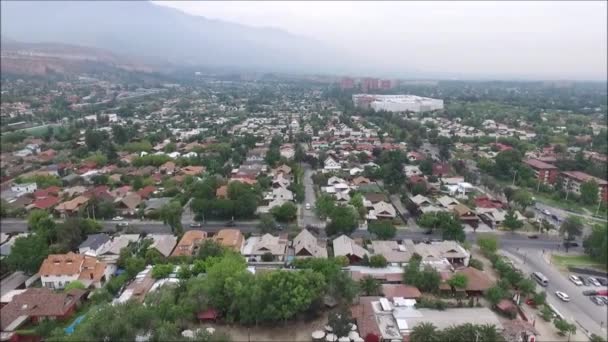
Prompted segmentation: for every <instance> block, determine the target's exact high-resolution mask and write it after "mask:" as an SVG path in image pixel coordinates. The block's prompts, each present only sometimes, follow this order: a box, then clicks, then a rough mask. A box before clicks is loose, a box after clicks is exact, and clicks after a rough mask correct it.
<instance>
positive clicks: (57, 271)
mask: <svg viewBox="0 0 608 342" xmlns="http://www.w3.org/2000/svg"><path fill="white" fill-rule="evenodd" d="M112 273H113V268H112V267H108V266H107V265H106V263H104V262H100V261H99V260H97V258H94V257H90V256H87V255H83V254H75V253H72V252H69V253H67V254H51V255H49V256H48V257H47V258H46V259H44V261H43V262H42V265H41V266H40V270H39V271H38V274H39V275H40V280H41V282H42V286H44V287H47V288H50V289H62V288H64V287H65V286H66V285H67V284H69V283H70V282H72V281H75V280H78V281H80V282H82V283H83V284H84V286H85V287H87V288H88V287H91V286H92V287H95V288H100V287H102V286H103V285H104V284H105V283H106V282H107V281H108V280H110V277H111V275H112Z"/></svg>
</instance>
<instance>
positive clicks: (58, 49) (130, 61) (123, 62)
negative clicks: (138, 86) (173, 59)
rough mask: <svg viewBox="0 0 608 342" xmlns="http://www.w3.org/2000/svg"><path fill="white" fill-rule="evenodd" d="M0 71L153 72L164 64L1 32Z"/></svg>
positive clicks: (33, 73)
mask: <svg viewBox="0 0 608 342" xmlns="http://www.w3.org/2000/svg"><path fill="white" fill-rule="evenodd" d="M0 41H1V44H2V51H1V52H0V56H1V58H2V63H1V65H0V66H1V71H2V73H7V74H16V75H45V74H47V73H49V72H53V73H62V74H67V73H78V72H85V71H87V70H95V69H99V68H100V67H101V68H103V67H105V68H110V69H115V70H123V71H140V72H153V71H157V70H162V68H161V66H158V65H148V64H145V63H142V62H141V61H139V60H137V59H135V58H130V57H125V56H119V55H116V54H113V53H111V52H109V51H107V50H102V49H98V48H90V47H82V46H76V45H67V44H56V43H23V42H18V41H15V40H11V39H10V38H5V37H4V36H2V37H1V38H0Z"/></svg>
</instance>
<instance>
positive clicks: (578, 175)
mask: <svg viewBox="0 0 608 342" xmlns="http://www.w3.org/2000/svg"><path fill="white" fill-rule="evenodd" d="M562 178H563V180H564V189H566V190H568V191H569V192H572V193H575V194H577V195H580V194H581V185H583V183H586V182H589V181H590V180H594V181H595V182H596V183H597V185H598V187H599V194H598V195H599V197H600V199H601V200H602V201H604V202H608V182H607V181H605V180H603V179H599V178H597V177H593V176H591V175H588V174H586V173H584V172H580V171H564V172H562Z"/></svg>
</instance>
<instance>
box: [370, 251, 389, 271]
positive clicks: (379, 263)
mask: <svg viewBox="0 0 608 342" xmlns="http://www.w3.org/2000/svg"><path fill="white" fill-rule="evenodd" d="M387 264H388V262H387V261H386V258H385V257H384V256H383V255H381V254H376V255H372V256H371V257H370V258H369V266H370V267H374V268H382V267H386V265H387Z"/></svg>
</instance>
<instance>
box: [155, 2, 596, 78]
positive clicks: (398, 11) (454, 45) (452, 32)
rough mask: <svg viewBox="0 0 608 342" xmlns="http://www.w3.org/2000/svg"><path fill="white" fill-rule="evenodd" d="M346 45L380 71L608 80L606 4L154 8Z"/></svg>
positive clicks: (316, 4)
mask: <svg viewBox="0 0 608 342" xmlns="http://www.w3.org/2000/svg"><path fill="white" fill-rule="evenodd" d="M153 2H154V3H156V4H160V5H163V6H169V7H173V8H177V9H180V10H182V11H184V12H186V13H188V14H193V15H200V16H204V17H207V18H211V19H220V20H225V21H231V22H235V23H240V24H243V25H250V26H258V27H274V28H279V29H283V30H286V31H288V32H290V33H293V34H297V35H302V36H306V37H309V38H314V39H317V40H319V41H322V42H325V43H327V44H332V45H335V46H339V47H341V48H342V49H344V50H345V51H346V52H347V53H349V54H353V55H356V56H360V57H363V58H364V59H365V61H367V63H370V64H372V65H376V66H378V67H377V68H376V69H377V70H382V71H387V70H393V71H395V72H398V71H418V72H424V73H430V74H433V73H437V74H453V75H454V77H458V76H461V75H465V76H479V77H484V76H489V77H492V76H499V77H511V78H529V77H536V78H549V79H565V78H567V79H594V80H605V79H606V74H607V65H606V64H607V59H608V54H607V40H608V36H607V27H608V22H607V15H608V14H607V13H608V12H607V11H608V9H607V2H606V1H589V2H581V1H573V2H568V1H540V2H533V1H514V2H490V1H472V2H452V1H449V2H440V1H429V2H414V1H402V2H388V1H380V2H363V1H352V2H346V1H323V2H321V1H317V2H308V1H299V2H298V1H294V2H289V1H244V2H241V1H227V2H226V1H201V2H199V1H175V2H174V1H153Z"/></svg>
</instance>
